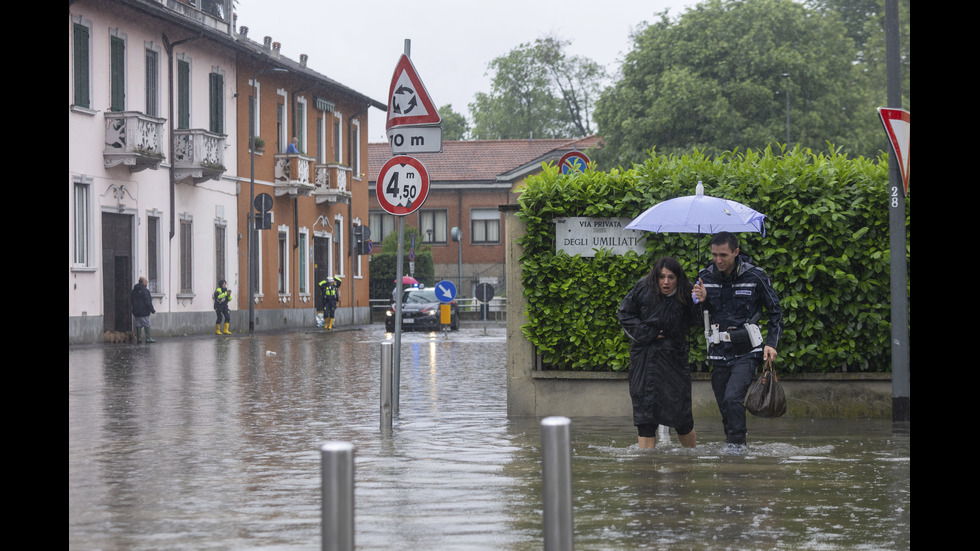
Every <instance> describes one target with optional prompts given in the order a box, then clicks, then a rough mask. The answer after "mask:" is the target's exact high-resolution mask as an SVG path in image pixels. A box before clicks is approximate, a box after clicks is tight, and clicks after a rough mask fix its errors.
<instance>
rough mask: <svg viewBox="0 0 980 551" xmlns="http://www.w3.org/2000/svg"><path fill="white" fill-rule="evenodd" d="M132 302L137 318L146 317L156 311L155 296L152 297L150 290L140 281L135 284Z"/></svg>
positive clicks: (134, 314)
mask: <svg viewBox="0 0 980 551" xmlns="http://www.w3.org/2000/svg"><path fill="white" fill-rule="evenodd" d="M132 302H133V316H135V317H137V318H145V317H146V316H149V315H150V314H153V313H155V312H156V310H154V309H153V298H152V297H150V290H149V289H147V288H146V286H145V285H142V284H140V283H139V282H136V285H133V294H132Z"/></svg>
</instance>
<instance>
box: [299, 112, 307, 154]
mask: <svg viewBox="0 0 980 551" xmlns="http://www.w3.org/2000/svg"><path fill="white" fill-rule="evenodd" d="M296 141H297V142H298V145H297V146H296V147H298V148H299V150H300V151H302V152H303V153H306V151H307V147H306V99H305V98H298V99H297V100H296Z"/></svg>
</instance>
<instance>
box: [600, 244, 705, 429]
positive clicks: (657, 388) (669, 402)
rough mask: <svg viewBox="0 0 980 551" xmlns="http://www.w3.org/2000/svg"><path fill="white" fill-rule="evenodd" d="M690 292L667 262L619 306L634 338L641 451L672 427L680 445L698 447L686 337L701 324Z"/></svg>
mask: <svg viewBox="0 0 980 551" xmlns="http://www.w3.org/2000/svg"><path fill="white" fill-rule="evenodd" d="M691 287H692V285H691V283H690V281H688V279H687V276H686V275H685V274H684V270H683V269H681V265H680V263H678V262H677V261H676V260H674V259H673V258H670V257H663V258H660V259H659V260H657V262H656V264H654V266H653V269H652V270H650V273H649V274H648V275H647V276H646V277H644V278H643V279H641V280H640V281H637V282H636V285H634V286H633V289H632V290H631V291H630V292H629V293H628V294H627V295H626V298H624V299H623V302H622V303H620V305H619V323H620V324H621V325H622V326H623V331H625V332H626V335H627V336H628V337H629V338H630V371H629V375H630V378H629V380H630V397H631V398H632V399H633V424H634V425H636V428H637V432H638V433H639V437H638V445H639V447H641V448H653V447H655V446H656V445H657V438H656V436H657V427H658V426H659V425H666V426H668V427H673V428H674V429H675V430H676V431H677V435H678V439H679V440H680V442H681V444H682V445H684V446H686V447H688V448H693V447H694V446H695V445H697V434H696V433H695V432H694V415H693V414H692V413H691V370H690V367H689V366H688V352H689V351H690V345H689V343H688V334H689V331H690V330H691V326H692V325H694V323H695V322H696V320H697V310H696V307H695V306H694V303H693V301H692V300H691Z"/></svg>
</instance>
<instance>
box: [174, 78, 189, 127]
mask: <svg viewBox="0 0 980 551" xmlns="http://www.w3.org/2000/svg"><path fill="white" fill-rule="evenodd" d="M190 127H191V65H190V63H187V62H186V61H177V128H180V129H182V130H186V129H188V128H190Z"/></svg>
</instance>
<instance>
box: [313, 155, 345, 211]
mask: <svg viewBox="0 0 980 551" xmlns="http://www.w3.org/2000/svg"><path fill="white" fill-rule="evenodd" d="M314 170H315V171H316V187H315V188H314V190H313V195H314V196H315V197H316V202H317V203H350V191H349V190H348V189H347V183H348V182H349V181H350V177H351V168H350V167H349V166H345V165H341V164H337V163H330V164H326V165H320V164H318V165H316V167H315V169H314Z"/></svg>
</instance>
